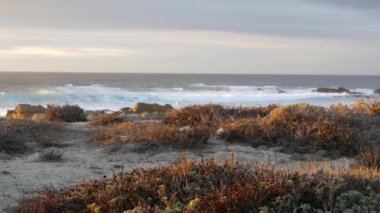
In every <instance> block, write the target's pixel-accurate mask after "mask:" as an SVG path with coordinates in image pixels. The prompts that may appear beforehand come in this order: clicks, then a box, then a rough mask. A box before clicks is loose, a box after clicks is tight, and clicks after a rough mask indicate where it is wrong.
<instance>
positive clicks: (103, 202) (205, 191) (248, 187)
mask: <svg viewBox="0 0 380 213" xmlns="http://www.w3.org/2000/svg"><path fill="white" fill-rule="evenodd" d="M379 191H380V173H379V172H378V171H376V170H370V169H367V168H363V167H356V168H349V167H347V168H343V169H332V168H331V167H330V166H328V165H326V166H325V167H324V168H322V169H321V168H318V169H317V168H316V167H313V166H310V167H307V168H305V167H303V168H300V169H299V170H297V169H296V170H294V169H293V170H283V169H278V168H276V167H275V166H268V165H242V164H238V163H237V162H235V159H233V158H231V159H229V160H227V161H226V162H225V163H222V164H218V163H216V162H215V161H214V160H212V159H209V160H202V161H201V162H198V163H197V162H194V161H189V160H187V159H185V158H184V159H182V160H181V161H180V162H178V163H176V164H173V165H171V166H167V167H162V168H153V169H135V170H133V171H132V172H129V173H121V174H119V175H115V176H114V177H112V178H108V179H102V180H98V181H89V182H86V183H83V184H80V185H77V186H74V187H71V188H67V189H60V190H59V189H53V188H50V189H47V190H45V191H43V192H41V193H40V194H39V195H37V196H36V197H34V198H31V199H26V200H24V201H23V202H22V203H21V204H20V205H19V206H18V207H17V209H16V212H41V213H44V212H53V213H54V212H90V211H92V212H123V211H127V210H133V211H131V212H163V211H165V212H259V211H260V212H343V211H346V212H379V211H380V194H379Z"/></svg>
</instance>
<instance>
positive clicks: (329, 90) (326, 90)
mask: <svg viewBox="0 0 380 213" xmlns="http://www.w3.org/2000/svg"><path fill="white" fill-rule="evenodd" d="M313 91H314V92H320V93H344V92H346V93H351V91H350V90H349V89H346V88H344V87H338V88H326V87H319V88H318V89H316V90H313Z"/></svg>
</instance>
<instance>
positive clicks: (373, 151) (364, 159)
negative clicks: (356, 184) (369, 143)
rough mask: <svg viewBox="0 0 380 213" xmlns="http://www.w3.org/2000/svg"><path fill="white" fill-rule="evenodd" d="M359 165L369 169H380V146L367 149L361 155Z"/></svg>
mask: <svg viewBox="0 0 380 213" xmlns="http://www.w3.org/2000/svg"><path fill="white" fill-rule="evenodd" d="M358 163H359V164H360V165H363V166H366V167H369V168H373V169H380V145H379V144H377V145H375V146H374V147H366V148H365V149H364V150H363V151H362V152H361V153H360V154H359V162H358Z"/></svg>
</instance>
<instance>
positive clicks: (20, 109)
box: [7, 104, 46, 119]
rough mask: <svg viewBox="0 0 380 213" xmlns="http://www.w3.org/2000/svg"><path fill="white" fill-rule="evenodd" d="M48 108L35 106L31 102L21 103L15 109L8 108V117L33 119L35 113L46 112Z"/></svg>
mask: <svg viewBox="0 0 380 213" xmlns="http://www.w3.org/2000/svg"><path fill="white" fill-rule="evenodd" d="M45 113H46V108H45V107H43V106H41V105H38V106H33V105H30V104H19V105H17V106H16V108H15V110H8V112H7V118H12V119H31V118H32V117H33V115H34V114H45Z"/></svg>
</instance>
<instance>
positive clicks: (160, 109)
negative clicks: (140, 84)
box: [131, 103, 173, 113]
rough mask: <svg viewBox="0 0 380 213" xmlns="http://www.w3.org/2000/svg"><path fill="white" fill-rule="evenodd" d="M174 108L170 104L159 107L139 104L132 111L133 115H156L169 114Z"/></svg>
mask: <svg viewBox="0 0 380 213" xmlns="http://www.w3.org/2000/svg"><path fill="white" fill-rule="evenodd" d="M172 109H173V107H172V106H171V105H169V104H166V105H159V104H147V103H137V104H136V105H135V106H134V107H133V108H132V109H131V112H132V113H144V112H146V113H156V112H167V111H170V110H172Z"/></svg>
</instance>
